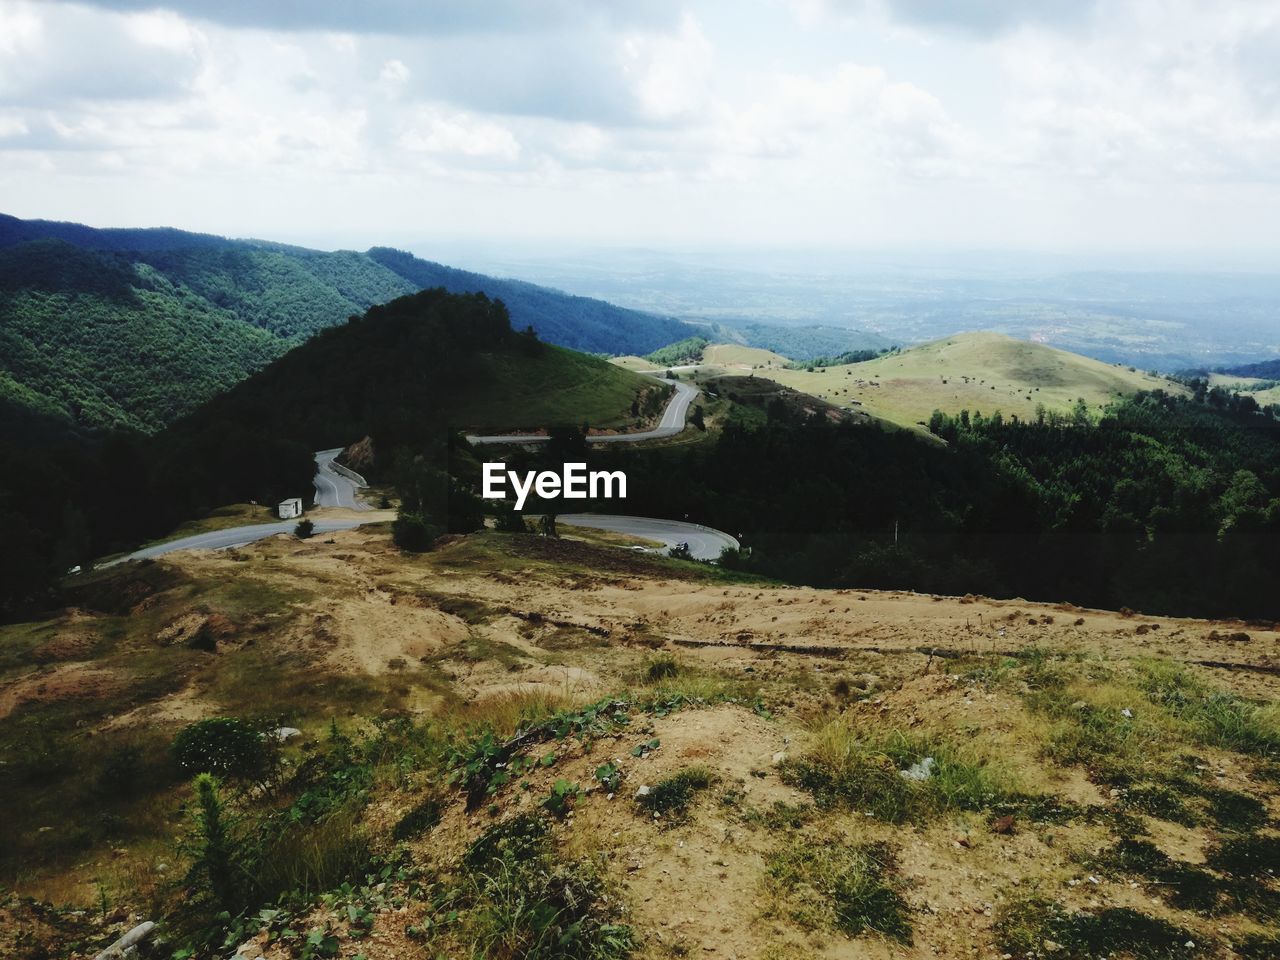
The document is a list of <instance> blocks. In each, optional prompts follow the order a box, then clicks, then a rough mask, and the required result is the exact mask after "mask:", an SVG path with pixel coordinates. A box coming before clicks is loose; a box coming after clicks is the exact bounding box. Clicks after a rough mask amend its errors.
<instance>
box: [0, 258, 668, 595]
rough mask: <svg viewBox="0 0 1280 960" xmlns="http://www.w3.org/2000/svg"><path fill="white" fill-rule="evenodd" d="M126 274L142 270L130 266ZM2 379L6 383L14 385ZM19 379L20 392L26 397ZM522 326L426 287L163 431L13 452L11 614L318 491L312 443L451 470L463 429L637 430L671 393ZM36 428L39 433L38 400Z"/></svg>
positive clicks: (382, 465)
mask: <svg viewBox="0 0 1280 960" xmlns="http://www.w3.org/2000/svg"><path fill="white" fill-rule="evenodd" d="M121 269H122V270H128V269H131V268H129V267H127V266H125V267H122V268H121ZM3 383H4V381H3V380H0V384H3ZM18 389H19V388H14V393H15V394H17V395H18V396H19V397H20V396H21V395H20V394H18ZM669 389H670V388H669V387H666V386H664V385H662V384H660V383H658V382H657V381H655V380H654V379H652V378H649V377H641V376H639V375H637V374H634V373H631V372H629V371H626V370H623V369H621V368H619V367H616V366H614V365H612V364H610V363H608V362H607V361H605V360H601V359H598V358H596V357H591V356H586V355H583V354H577V353H574V352H572V351H569V350H564V349H562V348H560V347H555V346H551V345H549V344H544V343H542V342H541V341H540V340H538V339H537V338H536V337H535V336H533V335H531V334H528V333H516V332H514V331H513V330H512V329H511V324H510V319H509V315H508V313H507V311H506V309H505V307H503V306H502V304H501V303H498V302H496V301H492V300H489V299H488V298H487V297H485V296H483V295H481V294H475V295H465V296H463V295H454V294H449V293H446V292H444V291H443V290H427V291H423V292H420V293H416V294H412V295H410V296H406V297H401V298H399V299H397V300H394V301H392V302H391V303H389V304H383V305H381V306H377V307H373V308H371V309H370V310H369V311H368V312H367V314H366V315H365V316H364V317H363V318H359V319H356V320H353V321H352V322H350V323H347V324H344V325H342V326H341V327H335V328H331V329H329V330H325V331H323V332H321V333H320V334H318V335H317V336H315V337H313V338H312V339H311V340H309V341H307V342H306V343H305V344H303V345H302V346H300V347H298V348H296V349H295V350H293V351H291V352H289V353H287V354H285V355H284V356H283V357H281V358H280V359H278V360H276V361H275V362H274V363H272V364H270V365H269V366H267V367H266V368H265V369H263V370H262V371H260V372H259V373H257V374H256V375H254V376H252V377H250V378H249V379H248V380H245V381H244V382H242V383H240V384H238V385H237V386H235V387H234V388H232V389H230V390H229V391H227V392H225V393H222V394H220V395H219V396H218V397H216V398H215V399H214V400H212V401H210V402H209V403H207V404H205V405H204V406H202V407H200V408H198V409H197V410H195V411H194V412H192V413H190V414H189V415H187V416H185V417H183V418H181V419H180V420H178V421H177V422H176V423H174V424H172V425H170V426H169V427H168V428H166V429H165V430H163V431H161V432H160V433H159V434H157V435H155V436H152V437H149V438H146V439H145V440H143V439H139V438H136V437H133V438H129V437H112V438H111V439H110V440H109V441H108V442H106V443H104V444H101V445H96V446H86V447H84V448H82V449H61V448H59V449H53V450H50V451H48V452H45V453H39V452H36V451H34V450H31V449H28V450H25V451H21V452H20V451H18V450H12V451H11V450H8V449H5V447H4V445H3V444H0V459H3V460H5V461H8V460H9V459H10V458H12V459H13V461H14V462H19V461H20V462H22V463H23V465H24V469H22V470H18V471H9V472H6V473H5V474H4V475H0V528H3V529H4V530H5V531H6V533H7V534H8V535H9V545H10V549H8V550H6V551H5V552H4V553H3V554H0V618H2V617H3V616H4V615H5V613H6V612H7V611H8V610H9V609H19V608H22V607H24V606H26V605H27V604H29V603H30V602H32V601H34V600H38V599H39V598H40V597H41V596H42V595H43V591H44V590H45V589H46V588H47V587H48V586H49V584H50V583H51V582H52V580H53V579H54V577H55V576H56V575H57V574H58V572H59V571H65V570H66V569H67V568H68V567H70V566H73V565H77V564H83V563H85V562H87V561H89V560H91V559H92V558H94V557H101V556H103V555H105V554H108V553H112V552H115V551H116V550H119V549H121V548H124V547H126V546H129V545H131V544H134V543H137V542H139V541H141V540H145V539H150V538H152V537H155V536H158V535H160V534H162V533H164V532H165V531H167V530H168V529H170V528H172V527H173V526H174V525H175V524H177V523H179V522H181V521H183V520H188V519H191V518H193V517H196V516H200V515H203V514H205V513H207V512H208V511H209V510H211V509H213V508H215V507H218V506H221V505H224V504H228V503H245V502H250V501H252V502H257V503H268V504H270V503H276V502H278V501H279V500H281V499H283V498H285V497H294V496H309V495H310V491H311V487H312V476H313V474H314V463H313V461H312V451H314V450H318V449H323V448H328V447H335V446H343V445H346V444H348V443H352V442H354V441H356V440H359V439H360V438H362V437H371V438H372V441H373V447H374V449H375V450H376V451H377V454H376V459H375V462H374V467H375V469H386V470H389V469H391V467H392V466H393V465H394V464H395V463H397V462H399V459H400V458H399V457H398V455H399V454H400V453H401V451H402V450H405V449H407V450H410V451H412V453H413V454H414V455H420V456H424V457H425V459H426V462H427V463H429V464H430V465H431V466H432V467H442V466H443V464H444V459H445V453H444V452H445V447H446V445H447V442H448V438H449V437H450V436H451V435H453V434H455V433H456V432H457V431H460V430H479V431H490V432H502V431H505V430H537V429H539V428H547V427H551V426H560V425H566V426H567V425H573V426H578V425H580V424H582V423H583V422H584V421H585V422H588V423H590V424H592V425H593V426H599V427H622V426H632V425H635V424H636V423H637V422H639V421H641V420H644V419H645V418H646V417H652V416H653V415H654V412H655V411H659V410H660V409H661V407H662V399H663V397H664V395H665V393H666V392H667V391H668V390H669ZM22 423H23V424H25V427H24V429H26V430H27V431H29V432H30V431H35V430H37V429H38V428H39V426H40V423H41V416H40V414H39V413H38V411H35V410H34V409H32V408H29V409H28V416H26V417H25V418H24V419H23V420H22Z"/></svg>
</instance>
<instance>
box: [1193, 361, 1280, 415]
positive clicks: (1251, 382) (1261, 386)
mask: <svg viewBox="0 0 1280 960" xmlns="http://www.w3.org/2000/svg"><path fill="white" fill-rule="evenodd" d="M1263 369H1268V370H1270V369H1272V368H1263ZM1274 372H1275V374H1276V375H1275V376H1272V377H1265V378H1264V377H1242V376H1238V375H1236V374H1230V373H1211V374H1209V386H1210V387H1211V388H1212V387H1222V389H1224V390H1230V391H1231V392H1233V393H1245V394H1248V395H1249V396H1251V397H1253V399H1254V400H1256V401H1257V402H1258V405H1259V406H1264V407H1265V406H1266V405H1267V404H1271V403H1280V368H1276V369H1275V370H1274Z"/></svg>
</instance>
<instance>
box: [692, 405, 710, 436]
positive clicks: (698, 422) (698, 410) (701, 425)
mask: <svg viewBox="0 0 1280 960" xmlns="http://www.w3.org/2000/svg"><path fill="white" fill-rule="evenodd" d="M689 422H690V423H692V424H693V425H694V426H695V427H697V428H698V429H699V430H706V429H707V423H706V421H705V420H704V419H703V417H702V404H695V405H694V408H693V413H692V414H690V415H689Z"/></svg>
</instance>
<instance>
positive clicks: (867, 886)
mask: <svg viewBox="0 0 1280 960" xmlns="http://www.w3.org/2000/svg"><path fill="white" fill-rule="evenodd" d="M765 869H766V871H767V875H768V877H769V879H770V882H771V883H772V885H773V886H774V889H775V892H776V893H777V894H778V895H780V896H781V897H782V898H783V899H784V900H785V901H788V902H790V903H791V904H793V906H792V916H793V917H794V919H795V920H797V921H798V922H799V923H801V924H804V925H805V926H809V927H829V928H832V929H835V930H839V931H840V932H842V933H844V934H846V935H848V936H850V937H856V936H858V935H859V934H861V933H863V932H865V931H867V930H871V931H875V932H876V933H880V934H883V935H884V936H886V937H890V938H891V939H894V940H897V941H899V942H901V943H907V944H909V943H910V942H911V921H910V918H909V911H908V907H907V903H906V901H905V900H903V898H902V896H901V895H900V894H899V893H898V891H897V890H896V889H895V886H894V884H893V883H892V882H891V879H890V875H891V874H892V872H893V869H894V859H893V856H892V854H891V852H890V851H889V849H888V848H887V847H885V846H883V845H867V846H851V845H849V844H845V843H841V842H832V841H829V840H826V841H823V842H820V843H815V842H813V840H812V838H808V837H806V838H803V839H797V840H795V841H794V842H793V843H791V844H790V845H789V846H787V847H786V848H785V849H784V850H782V851H781V852H779V853H775V854H774V855H773V856H771V857H770V858H769V860H768V862H767V863H766V867H765Z"/></svg>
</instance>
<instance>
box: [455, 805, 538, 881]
mask: <svg viewBox="0 0 1280 960" xmlns="http://www.w3.org/2000/svg"><path fill="white" fill-rule="evenodd" d="M546 833H547V825H546V823H545V822H544V821H543V820H541V819H540V818H538V817H533V816H528V815H526V816H520V817H515V818H514V819H511V820H506V821H504V822H503V823H499V824H496V825H494V826H492V827H490V828H489V829H488V830H486V831H485V832H484V833H482V834H481V835H480V836H479V838H478V839H477V840H476V841H475V842H474V843H472V844H471V846H470V847H468V848H467V852H466V854H464V855H463V858H462V862H463V865H464V866H466V867H467V868H468V869H469V870H485V869H488V868H489V866H490V864H492V863H493V862H495V861H497V860H501V859H502V858H503V856H504V855H510V856H512V857H515V858H517V859H519V858H521V857H524V856H528V855H530V854H531V853H532V852H533V851H534V850H535V849H536V848H537V846H538V845H539V844H540V843H541V842H542V839H543V837H544V836H546Z"/></svg>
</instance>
